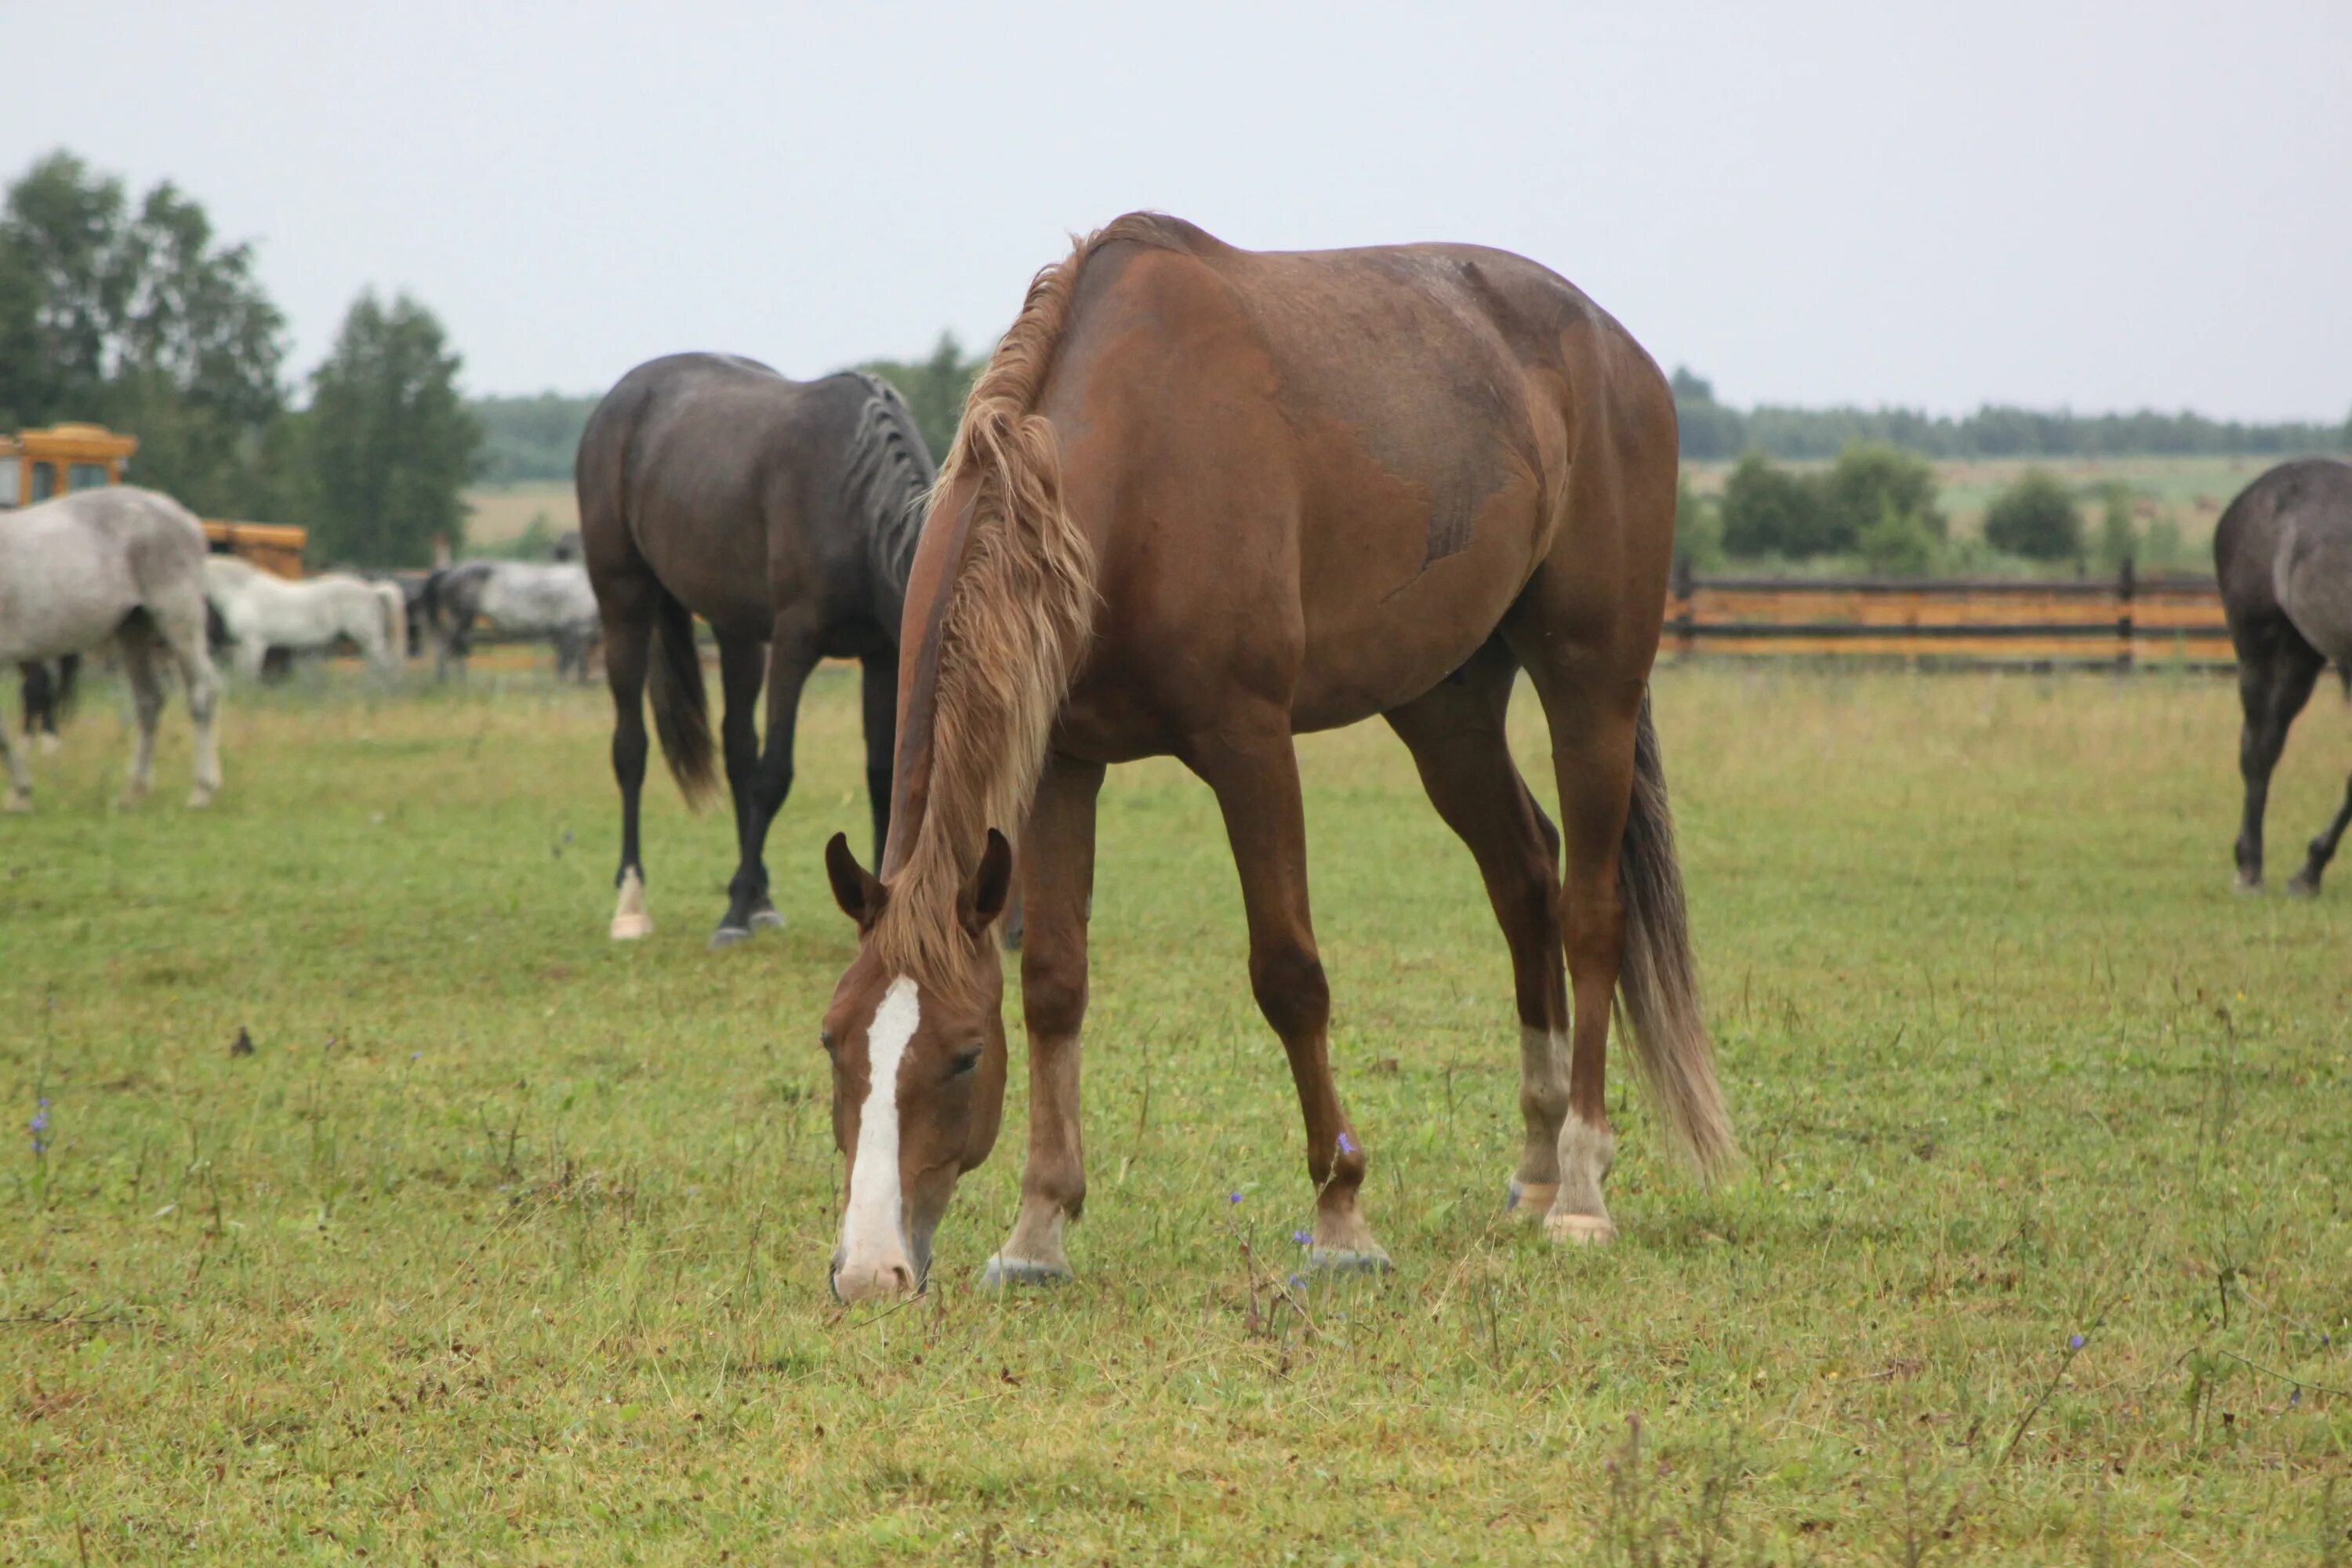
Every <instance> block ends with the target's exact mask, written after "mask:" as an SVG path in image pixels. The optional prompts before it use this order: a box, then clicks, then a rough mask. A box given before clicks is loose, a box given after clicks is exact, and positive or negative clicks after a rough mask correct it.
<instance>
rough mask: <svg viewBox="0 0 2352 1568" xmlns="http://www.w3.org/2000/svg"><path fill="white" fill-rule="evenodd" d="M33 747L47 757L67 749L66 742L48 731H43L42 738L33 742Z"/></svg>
mask: <svg viewBox="0 0 2352 1568" xmlns="http://www.w3.org/2000/svg"><path fill="white" fill-rule="evenodd" d="M33 749H34V750H35V751H37V752H40V753H41V755H43V756H45V757H54V756H56V755H57V754H58V752H62V751H64V750H65V749H66V743H65V742H63V741H60V740H58V738H57V737H56V736H55V735H52V734H50V733H49V732H48V731H42V732H41V738H40V739H39V740H37V741H35V742H33Z"/></svg>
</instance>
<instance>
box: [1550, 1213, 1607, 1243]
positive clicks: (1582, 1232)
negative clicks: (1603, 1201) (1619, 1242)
mask: <svg viewBox="0 0 2352 1568" xmlns="http://www.w3.org/2000/svg"><path fill="white" fill-rule="evenodd" d="M1544 1234H1545V1235H1546V1236H1548V1237H1551V1238H1552V1239H1553V1240H1554V1241H1557V1242H1559V1244H1560V1245H1561V1246H1563V1247H1601V1246H1605V1245H1606V1244H1608V1243H1609V1242H1612V1241H1614V1240H1616V1239H1617V1227H1616V1226H1613V1225H1612V1224H1610V1223H1609V1220H1608V1217H1607V1216H1606V1215H1591V1214H1555V1215H1545V1216H1544Z"/></svg>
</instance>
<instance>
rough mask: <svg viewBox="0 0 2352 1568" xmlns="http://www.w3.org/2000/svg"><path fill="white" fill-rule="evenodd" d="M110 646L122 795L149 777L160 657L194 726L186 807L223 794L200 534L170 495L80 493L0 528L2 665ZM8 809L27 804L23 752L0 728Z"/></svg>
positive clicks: (123, 488)
mask: <svg viewBox="0 0 2352 1568" xmlns="http://www.w3.org/2000/svg"><path fill="white" fill-rule="evenodd" d="M109 637H112V638H113V639H115V641H116V643H117V645H118V646H119V647H121V649H122V663H123V668H124V670H125V671H126V672H127V673H128V675H129V676H130V678H131V697H132V701H133V706H134V708H135V710H136V712H137V714H138V720H139V739H138V742H137V744H136V745H135V746H134V747H133V749H132V752H131V777H130V781H129V784H128V787H127V789H126V791H125V794H126V797H127V798H136V797H137V796H139V795H143V794H145V793H146V791H147V786H148V784H149V781H150V780H151V779H152V776H153V771H154V758H155V720H156V716H157V715H158V714H160V713H161V712H162V711H163V669H162V666H161V663H160V656H162V655H165V654H168V655H169V656H170V657H171V658H173V660H174V661H175V662H176V663H177V664H178V665H179V668H180V676H181V679H182V680H183V681H184V683H185V684H186V686H187V689H188V711H189V713H190V714H191V715H192V716H193V717H194V720H195V725H196V755H195V788H194V791H193V792H192V793H191V794H190V795H189V796H188V804H189V805H207V804H209V803H210V802H211V800H212V797H213V792H214V791H215V790H217V789H219V788H220V756H219V753H218V752H217V751H216V750H215V742H214V739H213V710H214V699H215V690H216V682H215V679H214V678H213V661H212V658H211V656H210V655H209V654H208V653H206V652H205V534H204V529H203V527H202V526H201V525H200V524H199V523H198V522H197V521H196V520H195V519H194V517H192V516H190V515H189V513H188V510H187V509H186V508H185V507H183V506H182V505H181V504H180V503H179V502H177V501H175V500H172V499H171V498H170V497H169V496H162V495H157V494H156V493H155V492H154V491H152V490H142V489H133V488H132V487H131V486H128V485H118V486H112V487H110V488H108V489H92V490H80V491H77V492H76V493H74V494H72V495H68V496H60V497H58V499H57V500H49V501H43V502H42V503H40V504H39V505H38V506H31V507H27V508H26V509H25V510H23V511H20V512H17V513H16V514H14V515H13V516H10V517H8V518H5V520H0V668H5V666H6V665H8V664H15V663H23V662H26V661H28V660H35V659H50V658H63V657H65V656H66V655H68V654H79V653H83V652H86V651H88V650H89V649H90V648H92V647H96V646H97V645H99V644H100V643H102V642H104V641H106V640H107V639H108V638H109ZM0 761H5V763H6V765H7V769H8V786H9V787H8V795H7V800H6V809H8V810H10V811H24V810H26V809H28V808H29V807H30V806H31V805H32V800H33V783H32V778H31V775H30V774H29V773H27V772H26V767H25V762H24V756H23V753H22V752H21V751H19V749H18V748H16V746H14V745H11V744H10V743H9V741H8V731H7V726H6V725H5V724H0Z"/></svg>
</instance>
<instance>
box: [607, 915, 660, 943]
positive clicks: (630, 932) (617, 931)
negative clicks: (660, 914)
mask: <svg viewBox="0 0 2352 1568" xmlns="http://www.w3.org/2000/svg"><path fill="white" fill-rule="evenodd" d="M653 934H654V917H653V916H651V915H649V914H647V913H646V912H645V911H644V910H636V911H635V912H634V913H631V914H625V915H614V917H613V940H614V942H635V941H637V940H638V939H639V938H641V937H648V936H651V935H653Z"/></svg>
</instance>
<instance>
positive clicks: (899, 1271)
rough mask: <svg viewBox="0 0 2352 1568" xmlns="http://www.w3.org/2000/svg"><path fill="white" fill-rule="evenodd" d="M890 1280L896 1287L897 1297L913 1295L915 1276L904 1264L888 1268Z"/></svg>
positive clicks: (895, 1264)
mask: <svg viewBox="0 0 2352 1568" xmlns="http://www.w3.org/2000/svg"><path fill="white" fill-rule="evenodd" d="M890 1279H891V1280H892V1282H893V1283H895V1284H896V1285H897V1287H898V1294H899V1295H901V1296H911V1295H913V1294H914V1293H915V1276H914V1274H913V1272H912V1271H911V1270H909V1269H908V1268H907V1267H906V1266H905V1265H904V1264H898V1263H894V1264H892V1265H891V1266H890Z"/></svg>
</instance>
